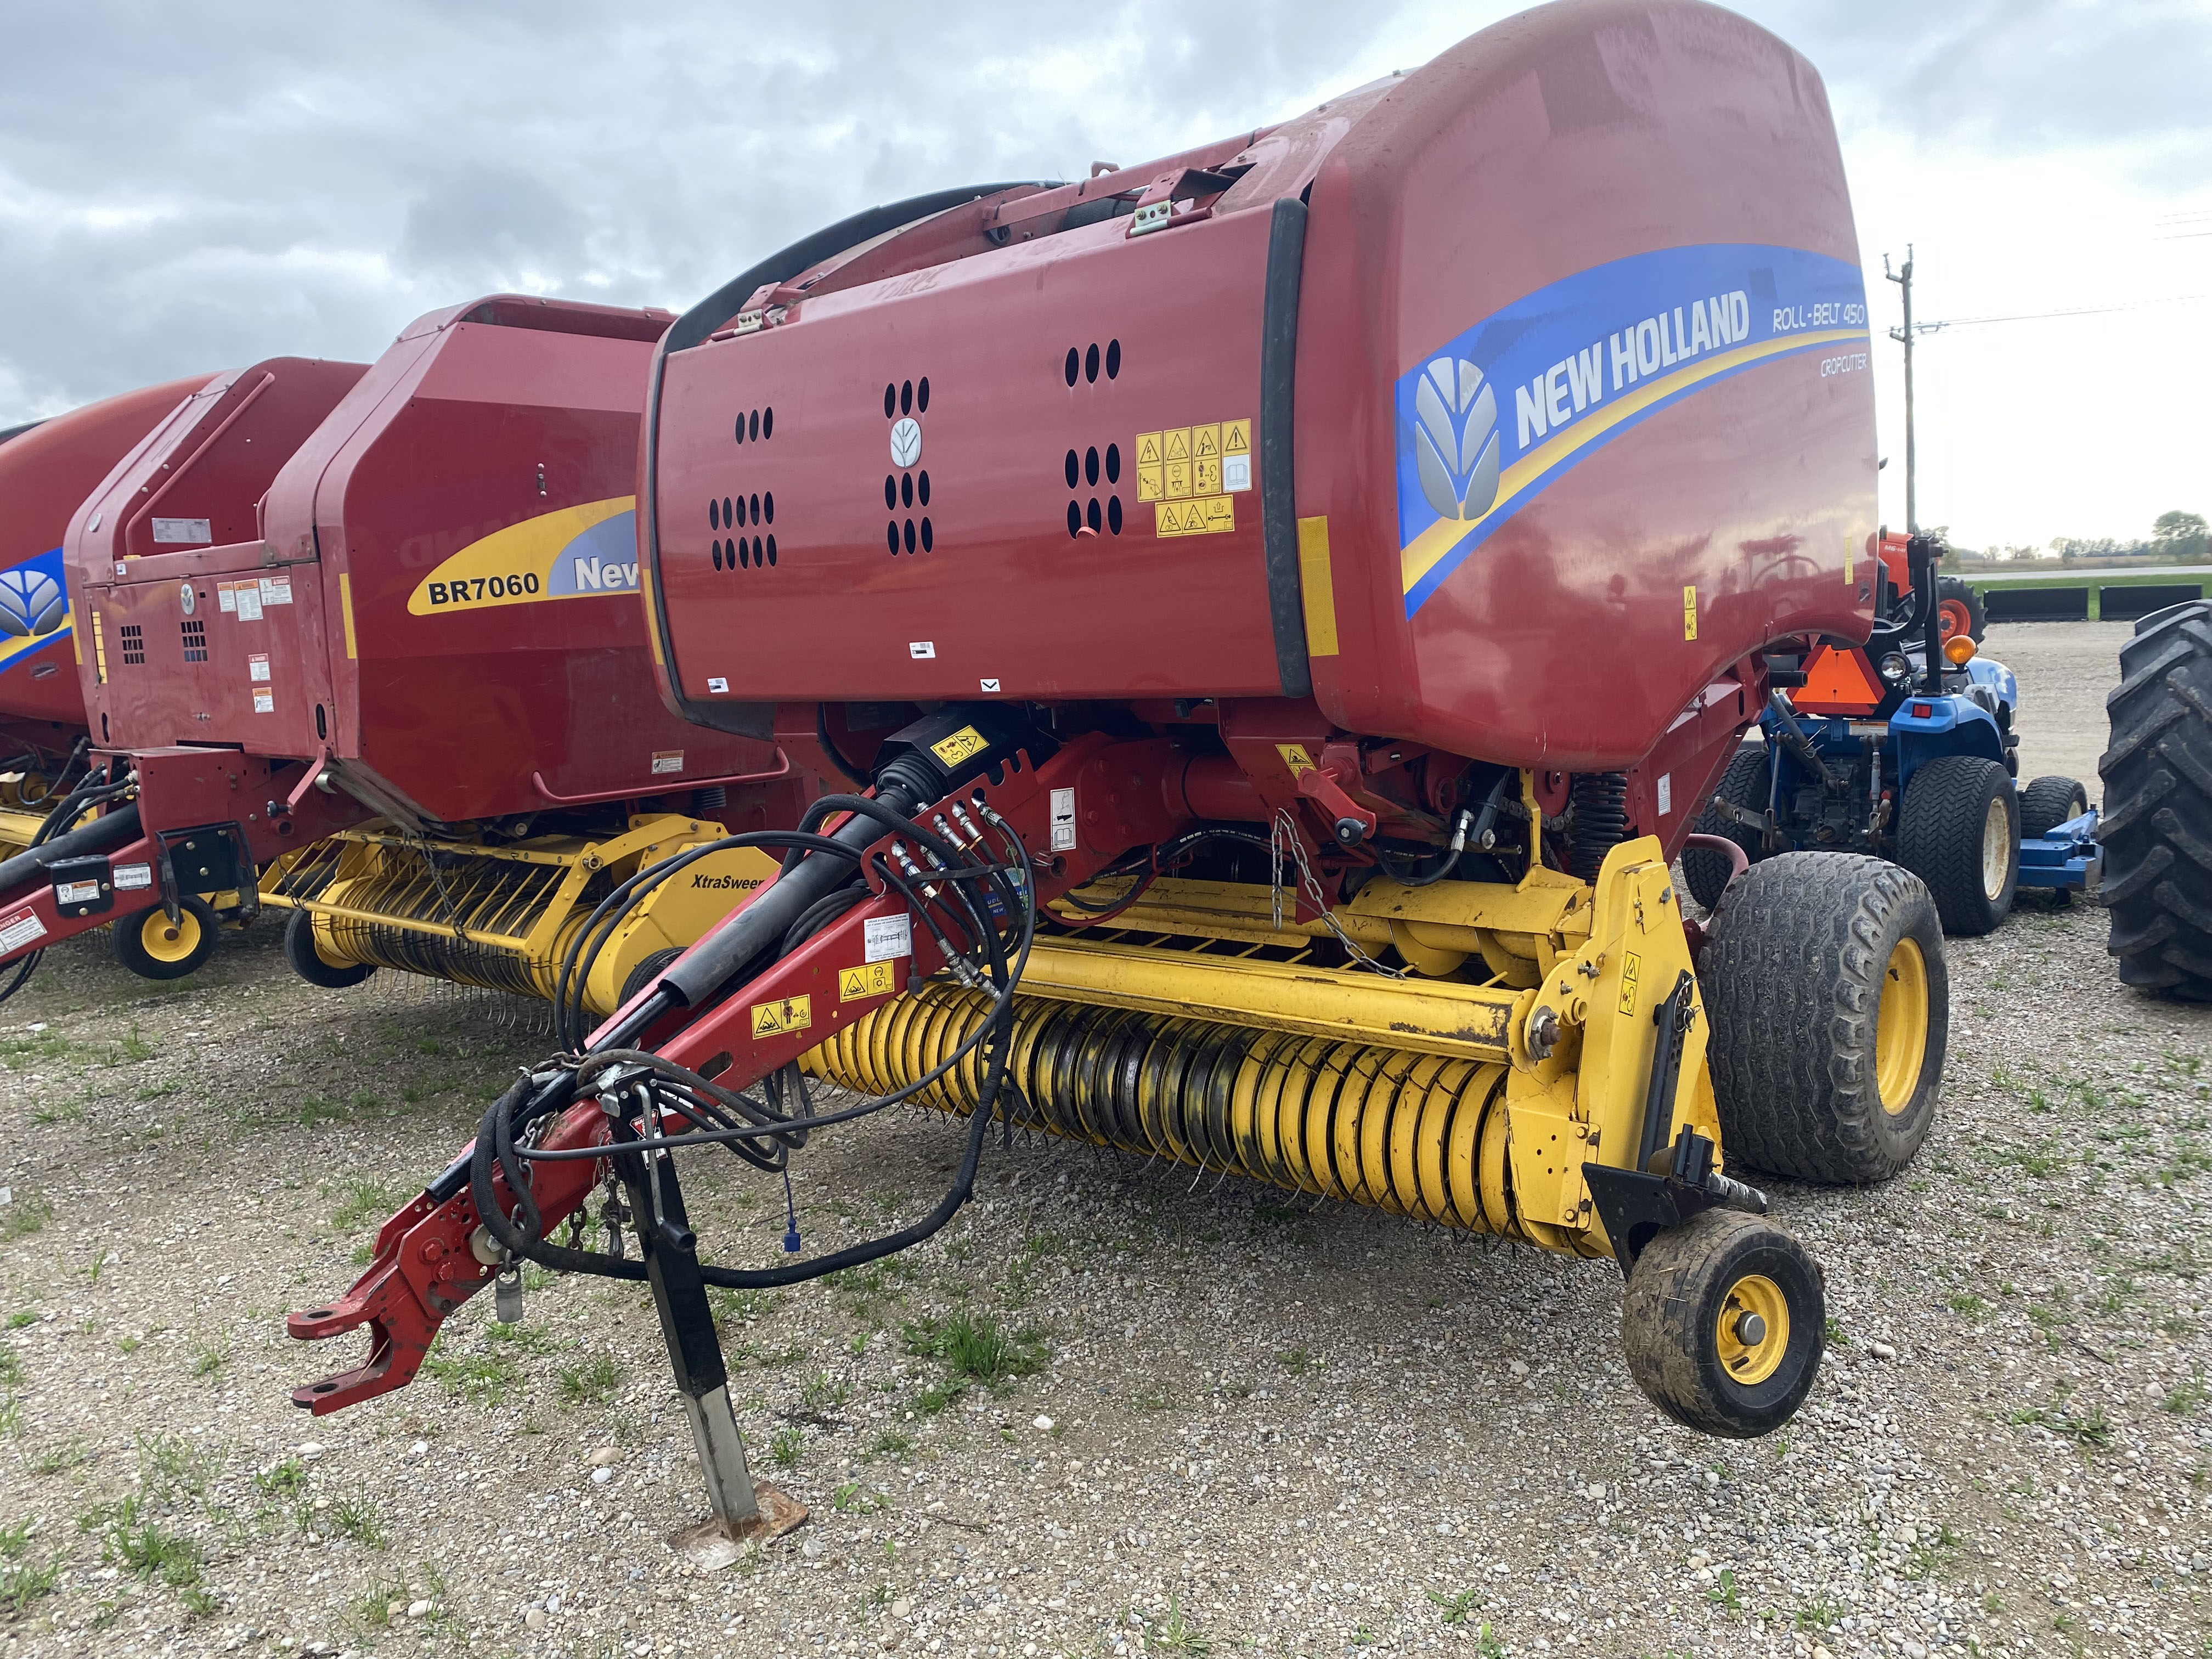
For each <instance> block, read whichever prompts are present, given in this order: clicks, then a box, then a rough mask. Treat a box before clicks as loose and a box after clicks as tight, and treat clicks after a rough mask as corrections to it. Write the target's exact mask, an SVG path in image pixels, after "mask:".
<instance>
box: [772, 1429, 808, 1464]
mask: <svg viewBox="0 0 2212 1659" xmlns="http://www.w3.org/2000/svg"><path fill="white" fill-rule="evenodd" d="M768 1455H769V1457H771V1458H773V1459H774V1460H775V1466H776V1468H780V1469H795V1468H798V1467H799V1459H800V1458H802V1457H804V1456H805V1455H806V1437H805V1435H803V1434H801V1433H799V1431H798V1430H797V1429H785V1430H783V1431H781V1433H779V1434H778V1435H777V1436H776V1437H775V1439H773V1440H771V1441H769V1443H768Z"/></svg>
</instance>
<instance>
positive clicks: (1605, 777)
mask: <svg viewBox="0 0 2212 1659" xmlns="http://www.w3.org/2000/svg"><path fill="white" fill-rule="evenodd" d="M1568 799H1569V800H1570V801H1571V803H1572V805H1573V807H1574V815H1573V818H1572V821H1571V827H1570V828H1569V829H1568V832H1567V873H1568V874H1569V875H1571V876H1573V877H1574V878H1576V879H1577V880H1579V881H1595V880H1596V879H1597V872H1598V869H1599V866H1601V865H1603V864H1604V862H1605V855H1606V854H1607V853H1610V852H1611V851H1612V850H1613V848H1616V847H1618V846H1619V845H1620V843H1621V842H1623V841H1625V840H1626V839H1627V838H1628V775H1627V774H1626V772H1577V773H1576V774H1575V779H1574V781H1573V783H1571V785H1569V786H1568Z"/></svg>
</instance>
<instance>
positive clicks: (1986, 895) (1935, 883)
mask: <svg viewBox="0 0 2212 1659" xmlns="http://www.w3.org/2000/svg"><path fill="white" fill-rule="evenodd" d="M1897 861H1898V862H1899V864H1901V865H1903V866H1905V868H1906V869H1908V870H1910V871H1911V872H1912V873H1913V874H1914V875H1916V876H1917V877H1919V878H1920V879H1921V880H1923V881H1924V882H1926V883H1927V884H1928V890H1929V892H1931V893H1933V894H1934V895H1935V896H1936V910H1937V912H1938V913H1939V914H1940V915H1942V918H1943V931H1944V932H1945V933H1958V934H1961V935H1963V936H1966V937H1968V938H1971V937H1973V936H1974V935H1976V934H1980V933H1992V932H1994V931H1995V930H1996V928H1997V927H1998V926H1999V925H2000V924H2002V922H2003V921H2004V919H2005V918H2006V917H2007V916H2008V915H2011V914H2012V899H2013V893H2014V891H2015V890H2016V889H2017V888H2018V886H2019V884H2020V797H2019V796H2018V795H2017V794H2016V793H2015V792H2014V790H2013V784H2012V780H2011V779H2010V778H2009V777H2008V776H2006V775H2005V769H2004V768H2003V767H2002V766H2000V765H1998V764H1997V763H1996V762H1995V761H1993V760H1984V759H1982V758H1981V757H1979V756H1977V755H1939V756H1937V757H1936V758H1935V759H1934V760H1932V761H1929V762H1928V763H1925V764H1924V765H1923V766H1922V767H1921V768H1920V769H1919V770H1917V772H1915V773H1914V774H1913V775H1912V779H1911V782H1909V783H1908V784H1906V785H1905V810H1904V811H1902V812H1900V813H1899V815H1898V825H1897Z"/></svg>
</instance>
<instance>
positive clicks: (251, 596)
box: [230, 582, 261, 622]
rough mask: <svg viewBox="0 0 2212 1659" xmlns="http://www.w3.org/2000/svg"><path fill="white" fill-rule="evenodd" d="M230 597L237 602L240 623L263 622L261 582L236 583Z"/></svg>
mask: <svg viewBox="0 0 2212 1659" xmlns="http://www.w3.org/2000/svg"><path fill="white" fill-rule="evenodd" d="M230 596H231V598H232V599H234V600H235V601H236V602H237V608H238V619H239V621H240V622H259V621H260V620H261V584H260V583H259V582H236V583H234V584H232V586H231V590H230Z"/></svg>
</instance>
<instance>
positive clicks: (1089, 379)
mask: <svg viewBox="0 0 2212 1659" xmlns="http://www.w3.org/2000/svg"><path fill="white" fill-rule="evenodd" d="M1101 368H1103V369H1104V370H1105V371H1106V378H1107V379H1108V380H1119V379H1121V342H1120V341H1119V340H1109V341H1108V342H1107V343H1106V349H1105V350H1104V351H1103V353H1102V352H1101V351H1100V350H1099V349H1098V343H1097V341H1096V340H1093V341H1092V342H1091V344H1090V346H1089V347H1088V348H1087V349H1086V348H1085V347H1083V346H1070V347H1068V349H1067V357H1066V361H1065V362H1062V363H1061V364H1060V377H1061V378H1062V379H1063V380H1066V382H1067V383H1068V385H1069V386H1073V385H1074V384H1075V383H1076V381H1078V380H1081V381H1082V382H1083V383H1084V384H1085V386H1096V385H1097V384H1098V371H1099V370H1100V369H1101Z"/></svg>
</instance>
